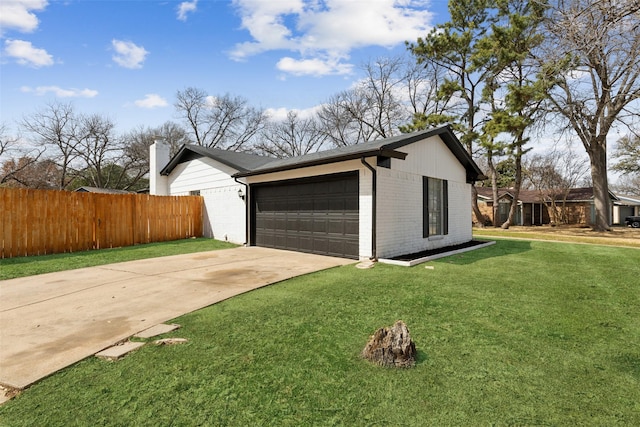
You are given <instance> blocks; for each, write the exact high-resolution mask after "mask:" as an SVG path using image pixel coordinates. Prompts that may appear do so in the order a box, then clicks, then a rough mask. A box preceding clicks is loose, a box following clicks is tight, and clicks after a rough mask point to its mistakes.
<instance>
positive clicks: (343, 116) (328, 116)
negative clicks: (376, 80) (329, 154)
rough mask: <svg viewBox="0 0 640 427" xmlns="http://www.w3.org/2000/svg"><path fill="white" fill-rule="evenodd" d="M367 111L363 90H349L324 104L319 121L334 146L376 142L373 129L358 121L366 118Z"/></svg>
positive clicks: (319, 113)
mask: <svg viewBox="0 0 640 427" xmlns="http://www.w3.org/2000/svg"><path fill="white" fill-rule="evenodd" d="M367 109H368V106H367V99H366V96H364V93H363V92H362V91H361V90H358V89H353V90H347V91H343V92H340V93H338V94H337V95H334V96H332V97H331V98H330V99H329V100H328V101H327V102H326V103H324V104H323V105H322V107H321V109H320V111H318V119H319V120H320V122H321V123H322V127H323V129H324V132H325V133H326V135H327V137H328V138H329V140H330V141H331V142H332V143H333V145H334V146H336V147H341V146H345V145H354V144H360V143H363V142H367V141H371V140H374V139H375V135H376V134H375V132H374V130H373V129H372V128H371V127H369V126H366V125H365V123H364V121H363V120H359V119H358V118H359V117H363V116H365V114H366V111H367Z"/></svg>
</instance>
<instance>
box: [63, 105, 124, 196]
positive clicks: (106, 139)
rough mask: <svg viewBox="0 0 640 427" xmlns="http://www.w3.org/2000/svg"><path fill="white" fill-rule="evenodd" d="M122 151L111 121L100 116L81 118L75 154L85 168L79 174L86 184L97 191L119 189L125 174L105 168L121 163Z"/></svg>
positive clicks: (93, 115) (92, 115)
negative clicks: (99, 189)
mask: <svg viewBox="0 0 640 427" xmlns="http://www.w3.org/2000/svg"><path fill="white" fill-rule="evenodd" d="M121 149H122V147H121V145H120V141H119V140H118V138H117V136H116V135H115V123H114V122H113V121H112V120H111V119H110V118H108V117H105V116H102V115H99V114H91V115H88V116H83V117H81V118H80V128H79V138H78V144H76V146H75V150H76V153H77V156H78V158H80V159H82V161H83V164H84V166H85V167H84V169H83V170H82V172H79V174H81V175H82V178H83V179H84V181H85V182H87V183H88V184H89V185H91V186H93V187H98V188H116V187H117V186H118V185H117V184H118V183H119V182H120V181H121V180H122V178H123V177H122V176H121V175H122V173H123V171H122V170H118V171H117V172H116V169H114V168H111V167H109V168H108V167H106V166H107V165H109V164H113V163H117V162H118V160H119V156H120V154H121V152H122V151H121ZM114 173H116V175H115V176H114Z"/></svg>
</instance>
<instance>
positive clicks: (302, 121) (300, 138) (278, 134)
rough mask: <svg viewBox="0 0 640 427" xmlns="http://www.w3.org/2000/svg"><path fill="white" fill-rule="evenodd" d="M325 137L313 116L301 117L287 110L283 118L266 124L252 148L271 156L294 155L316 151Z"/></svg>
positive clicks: (284, 156) (325, 139)
mask: <svg viewBox="0 0 640 427" xmlns="http://www.w3.org/2000/svg"><path fill="white" fill-rule="evenodd" d="M327 139H328V136H327V134H326V133H325V132H323V131H322V129H321V128H320V126H319V124H318V120H317V119H316V118H315V117H310V118H301V117H300V116H299V115H298V113H297V112H295V111H289V112H288V113H287V118H286V119H285V120H283V121H275V122H270V123H269V124H268V125H267V127H266V128H265V129H264V130H263V131H262V139H261V142H260V143H259V144H256V145H255V146H254V149H255V150H256V151H258V152H259V153H262V154H267V155H270V156H273V157H278V158H286V157H294V156H301V155H303V154H308V153H312V152H315V151H318V150H319V149H320V148H321V147H322V146H323V144H324V143H325V142H326V141H327Z"/></svg>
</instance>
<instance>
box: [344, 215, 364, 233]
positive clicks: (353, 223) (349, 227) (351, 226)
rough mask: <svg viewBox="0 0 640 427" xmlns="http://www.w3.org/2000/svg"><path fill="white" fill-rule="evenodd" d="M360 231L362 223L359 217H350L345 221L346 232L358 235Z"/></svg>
mask: <svg viewBox="0 0 640 427" xmlns="http://www.w3.org/2000/svg"><path fill="white" fill-rule="evenodd" d="M359 232H360V224H359V223H358V219H357V218H356V219H348V220H345V222H344V234H347V235H351V236H357V235H358V233H359Z"/></svg>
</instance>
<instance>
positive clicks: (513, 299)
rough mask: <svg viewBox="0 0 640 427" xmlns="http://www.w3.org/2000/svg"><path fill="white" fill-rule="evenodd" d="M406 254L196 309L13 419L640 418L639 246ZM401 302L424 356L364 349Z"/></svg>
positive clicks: (77, 372)
mask: <svg viewBox="0 0 640 427" xmlns="http://www.w3.org/2000/svg"><path fill="white" fill-rule="evenodd" d="M429 265H432V266H434V267H435V269H433V270H430V269H425V268H424V265H421V266H416V267H413V268H404V267H396V266H388V265H377V266H376V267H375V268H373V269H370V270H359V269H356V268H354V266H352V265H351V266H346V267H340V268H335V269H331V270H327V271H324V272H319V273H315V274H311V275H307V276H303V277H299V278H296V279H292V280H288V281H286V282H282V283H279V284H276V285H274V286H270V287H267V288H262V289H259V290H257V291H253V292H250V293H248V294H244V295H241V296H239V297H235V298H232V299H230V300H227V301H225V302H223V303H220V304H217V305H214V306H211V307H208V308H206V309H203V310H200V311H197V312H194V313H191V314H188V315H185V316H183V317H181V318H179V319H176V320H175V321H176V322H177V323H180V324H181V325H182V329H180V330H178V331H176V332H174V333H172V334H169V335H168V336H176V337H184V338H188V339H189V340H190V341H189V342H188V343H187V344H183V345H175V346H165V347H156V346H152V345H147V346H145V347H143V348H142V349H140V350H139V351H137V352H136V353H133V354H131V355H129V356H127V357H126V358H124V359H123V360H121V361H118V362H111V363H109V362H105V361H101V360H98V359H95V358H91V359H87V360H84V361H82V362H80V363H78V364H77V365H75V366H73V367H70V368H68V369H65V370H63V371H61V372H59V373H57V374H55V375H53V376H51V377H49V378H46V379H44V380H42V381H40V382H39V383H37V384H35V385H33V386H32V387H31V388H30V389H28V390H27V391H25V392H24V393H23V394H22V395H20V396H18V397H17V398H15V399H14V400H12V401H10V402H7V403H5V404H4V405H2V406H0V424H1V425H6V426H34V425H47V426H57V425H59V426H69V425H123V426H125V425H127V426H128V425H148V426H167V425H175V426H182V425H184V426H193V425H213V426H223V425H224V426H257V425H275V426H307V425H343V426H360V425H381V426H382V425H389V426H401V425H402V426H442V425H455V426H459V425H469V426H479V425H500V426H502V425H518V426H532V425H570V426H573V425H595V426H610V425H628V426H632V425H634V426H635V425H640V322H639V321H638V319H639V318H638V316H639V313H640V280H639V277H640V250H636V249H624V248H615V247H606V246H588V245H573V244H566V243H548V242H534V241H531V242H529V241H509V240H500V241H498V243H497V244H496V245H493V246H490V247H488V248H485V249H480V250H476V251H472V252H467V253H464V254H460V255H456V256H451V257H447V258H442V259H440V260H437V261H434V262H430V263H429ZM397 319H402V320H404V321H405V322H406V323H407V325H408V327H409V330H410V331H411V334H412V337H413V339H414V341H415V343H416V346H417V348H418V363H417V365H416V367H415V368H411V369H406V370H396V369H388V368H381V367H378V366H373V365H371V364H369V363H368V362H366V361H364V360H362V359H361V358H360V357H359V353H360V351H361V350H362V348H363V347H364V345H365V344H366V341H367V339H368V337H369V335H370V334H372V333H373V332H374V330H375V329H376V328H378V327H381V326H386V325H391V324H393V322H394V321H395V320H397Z"/></svg>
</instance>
